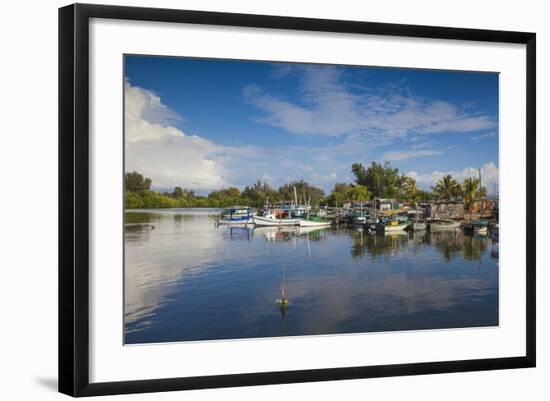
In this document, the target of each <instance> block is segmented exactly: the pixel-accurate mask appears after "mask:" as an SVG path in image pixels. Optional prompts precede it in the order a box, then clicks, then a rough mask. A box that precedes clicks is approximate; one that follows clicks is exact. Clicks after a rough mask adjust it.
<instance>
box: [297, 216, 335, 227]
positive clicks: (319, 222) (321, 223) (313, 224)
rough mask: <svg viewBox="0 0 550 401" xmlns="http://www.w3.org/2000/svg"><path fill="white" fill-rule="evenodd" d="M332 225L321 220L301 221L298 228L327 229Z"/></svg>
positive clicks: (327, 221)
mask: <svg viewBox="0 0 550 401" xmlns="http://www.w3.org/2000/svg"><path fill="white" fill-rule="evenodd" d="M331 224H332V222H331V221H329V220H322V219H317V218H309V219H301V220H300V227H328V226H330V225H331Z"/></svg>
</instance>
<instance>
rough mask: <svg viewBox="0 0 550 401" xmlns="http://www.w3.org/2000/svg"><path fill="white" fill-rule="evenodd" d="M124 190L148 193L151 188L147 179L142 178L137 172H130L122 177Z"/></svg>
mask: <svg viewBox="0 0 550 401" xmlns="http://www.w3.org/2000/svg"><path fill="white" fill-rule="evenodd" d="M124 188H125V189H126V191H131V192H140V191H149V189H150V188H151V180H150V179H149V178H143V175H141V174H140V173H138V172H137V171H132V172H131V173H126V174H125V175H124Z"/></svg>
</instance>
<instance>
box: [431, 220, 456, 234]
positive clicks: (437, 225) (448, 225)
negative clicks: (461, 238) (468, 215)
mask: <svg viewBox="0 0 550 401" xmlns="http://www.w3.org/2000/svg"><path fill="white" fill-rule="evenodd" d="M429 226H430V231H445V230H456V229H458V228H459V227H460V221H454V220H433V221H431V222H430V223H429Z"/></svg>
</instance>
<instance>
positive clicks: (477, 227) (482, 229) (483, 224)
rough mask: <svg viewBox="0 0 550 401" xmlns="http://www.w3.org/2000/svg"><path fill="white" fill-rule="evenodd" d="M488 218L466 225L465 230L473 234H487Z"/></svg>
mask: <svg viewBox="0 0 550 401" xmlns="http://www.w3.org/2000/svg"><path fill="white" fill-rule="evenodd" d="M487 225H488V222H487V220H475V221H472V222H470V223H468V224H466V225H465V226H464V232H466V233H471V234H482V235H483V234H487Z"/></svg>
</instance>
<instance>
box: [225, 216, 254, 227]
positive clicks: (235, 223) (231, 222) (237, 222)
mask: <svg viewBox="0 0 550 401" xmlns="http://www.w3.org/2000/svg"><path fill="white" fill-rule="evenodd" d="M218 224H222V225H230V226H242V225H246V224H252V217H247V218H246V219H221V220H218Z"/></svg>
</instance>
